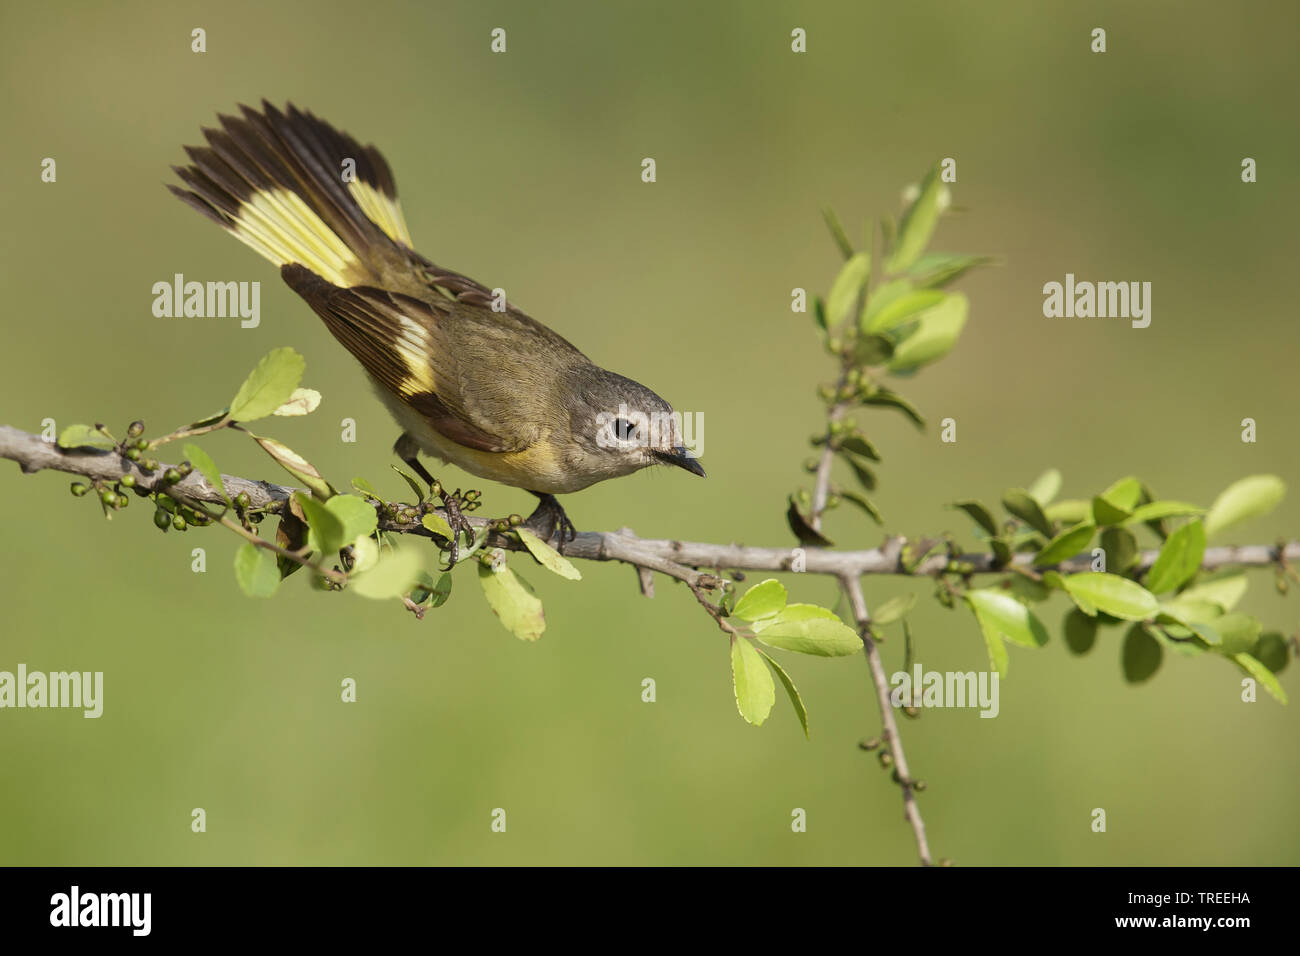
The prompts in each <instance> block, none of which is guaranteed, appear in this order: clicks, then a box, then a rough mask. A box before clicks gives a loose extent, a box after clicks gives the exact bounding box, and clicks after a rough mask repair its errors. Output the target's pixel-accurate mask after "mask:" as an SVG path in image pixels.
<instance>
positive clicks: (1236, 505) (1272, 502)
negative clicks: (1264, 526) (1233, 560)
mask: <svg viewBox="0 0 1300 956" xmlns="http://www.w3.org/2000/svg"><path fill="white" fill-rule="evenodd" d="M1285 495H1286V483H1285V482H1283V481H1282V479H1281V478H1279V477H1278V476H1277V475H1251V476H1250V477H1249V478H1242V479H1241V480H1240V481H1234V482H1233V483H1232V484H1231V485H1229V486H1228V487H1227V488H1225V489H1224V490H1223V492H1222V493H1221V494H1220V495H1219V497H1217V498H1215V499H1214V504H1212V505H1210V511H1209V513H1208V514H1207V515H1206V516H1205V534H1206V537H1209V538H1213V537H1215V536H1216V535H1217V534H1219V532H1221V531H1224V530H1226V529H1227V528H1230V527H1232V526H1233V525H1234V524H1237V523H1238V522H1241V521H1245V520H1246V519H1248V518H1257V517H1259V516H1260V515H1265V514H1268V513H1269V512H1270V511H1272V510H1273V509H1274V508H1276V507H1277V504H1278V502H1279V501H1281V500H1282V498H1283V497H1284V496H1285Z"/></svg>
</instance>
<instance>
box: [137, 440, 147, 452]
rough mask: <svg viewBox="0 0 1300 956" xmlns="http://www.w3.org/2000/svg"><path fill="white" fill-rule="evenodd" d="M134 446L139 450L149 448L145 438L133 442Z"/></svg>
mask: <svg viewBox="0 0 1300 956" xmlns="http://www.w3.org/2000/svg"><path fill="white" fill-rule="evenodd" d="M135 447H136V448H138V449H140V451H146V450H147V449H148V448H149V442H148V441H147V440H146V439H144V438H141V439H140V440H139V441H137V442H136V443H135Z"/></svg>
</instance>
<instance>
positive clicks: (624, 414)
mask: <svg viewBox="0 0 1300 956" xmlns="http://www.w3.org/2000/svg"><path fill="white" fill-rule="evenodd" d="M574 391H575V394H576V401H575V402H574V404H573V407H572V408H571V409H570V427H571V434H572V437H573V447H572V449H571V452H572V454H573V455H574V456H575V457H576V458H578V459H579V460H580V461H581V463H582V465H583V466H585V467H586V468H590V469H592V470H594V471H598V472H600V474H601V479H603V478H612V477H616V476H619V475H629V474H631V473H632V472H634V471H639V470H640V469H642V468H646V467H648V466H650V465H655V464H665V465H676V466H677V467H678V468H684V469H686V470H687V471H689V472H691V473H692V474H695V475H699V476H700V477H704V469H703V468H702V467H701V466H700V463H699V460H698V459H696V458H695V457H694V456H693V455H692V454H691V453H690V452H689V451H688V450H687V449H686V447H685V445H684V444H683V442H682V419H681V415H679V414H678V413H677V412H674V411H673V407H672V406H671V405H669V404H668V403H667V402H666V401H664V400H663V399H662V398H660V397H659V396H658V395H656V394H655V393H654V392H652V391H650V389H648V388H646V387H645V386H644V385H642V384H640V383H639V382H634V381H632V380H631V379H630V378H624V377H623V376H622V375H616V374H615V373H613V372H608V371H606V370H605V369H602V368H596V367H594V366H593V367H591V368H590V369H588V370H586V371H585V372H584V374H583V375H582V381H581V384H580V386H579V387H578V388H576V389H575V390H574Z"/></svg>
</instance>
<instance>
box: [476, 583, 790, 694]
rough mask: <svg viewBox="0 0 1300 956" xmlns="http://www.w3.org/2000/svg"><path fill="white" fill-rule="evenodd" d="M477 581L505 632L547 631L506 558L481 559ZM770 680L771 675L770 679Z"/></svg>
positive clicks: (532, 634)
mask: <svg viewBox="0 0 1300 956" xmlns="http://www.w3.org/2000/svg"><path fill="white" fill-rule="evenodd" d="M478 583H479V584H480V585H481V586H482V588H483V594H484V596H485V597H486V598H487V602H488V607H490V608H492V613H493V614H495V615H496V616H497V617H498V618H499V619H500V620H501V623H502V624H504V625H505V628H506V630H507V631H509V632H510V633H511V634H513V635H514V636H515V637H517V638H519V639H520V640H521V641H535V640H537V639H538V638H539V637H541V636H542V632H543V631H545V630H546V614H545V613H544V612H543V610H542V602H541V601H539V600H538V599H537V598H535V597H534V596H533V595H531V594H529V593H528V592H527V591H526V590H524V586H523V585H522V584H520V583H519V578H517V577H516V576H515V573H514V572H513V571H511V570H510V568H509V566H507V565H506V563H505V561H500V562H497V563H496V570H493V566H492V565H490V564H487V563H485V562H482V561H480V562H479V566H478ZM769 680H770V678H769Z"/></svg>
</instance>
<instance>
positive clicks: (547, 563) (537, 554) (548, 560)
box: [444, 522, 582, 581]
mask: <svg viewBox="0 0 1300 956" xmlns="http://www.w3.org/2000/svg"><path fill="white" fill-rule="evenodd" d="M444 523H445V522H444ZM448 530H450V529H448ZM515 534H517V535H518V536H519V540H520V541H522V542H523V543H524V547H526V548H527V549H528V551H529V553H530V554H532V556H533V557H534V558H536V559H537V562H538V563H539V564H540V565H541V566H542V567H544V568H546V570H548V571H553V572H555V573H556V574H558V575H559V576H560V577H562V578H568V579H569V580H570V581H581V580H582V573H581V572H580V571H579V570H578V569H577V568H575V567H574V566H573V562H571V561H570V560H569V559H568V558H566V557H565V556H564V555H562V554H560V552H558V551H556V550H555V549H554V548H552V547H551V546H550V545H549V544H547V543H546V542H545V541H543V540H542V539H541V538H539V537H537V535H535V534H533V533H532V532H531V531H529V530H528V529H527V528H523V527H519V528H515Z"/></svg>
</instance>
